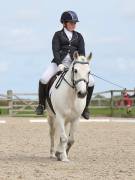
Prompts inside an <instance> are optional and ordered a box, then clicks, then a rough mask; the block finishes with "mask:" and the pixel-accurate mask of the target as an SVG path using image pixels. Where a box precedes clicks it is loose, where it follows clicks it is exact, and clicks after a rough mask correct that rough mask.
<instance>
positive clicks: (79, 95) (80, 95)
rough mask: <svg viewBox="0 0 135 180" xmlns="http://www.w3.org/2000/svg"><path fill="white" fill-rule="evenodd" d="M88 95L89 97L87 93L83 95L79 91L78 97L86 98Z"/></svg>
mask: <svg viewBox="0 0 135 180" xmlns="http://www.w3.org/2000/svg"><path fill="white" fill-rule="evenodd" d="M86 95H87V92H85V93H82V92H81V91H79V92H78V93H77V96H78V97H79V98H85V96H86Z"/></svg>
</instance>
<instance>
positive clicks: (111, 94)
mask: <svg viewBox="0 0 135 180" xmlns="http://www.w3.org/2000/svg"><path fill="white" fill-rule="evenodd" d="M111 116H113V90H111Z"/></svg>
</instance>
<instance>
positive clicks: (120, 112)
mask: <svg viewBox="0 0 135 180" xmlns="http://www.w3.org/2000/svg"><path fill="white" fill-rule="evenodd" d="M90 114H91V116H92V117H99V116H104V117H111V116H113V117H126V118H129V117H135V107H134V108H132V111H131V113H127V112H126V109H125V108H119V109H118V108H114V109H113V114H112V112H111V109H110V108H91V109H90ZM5 115H9V111H8V110H7V109H0V116H5ZM13 116H17V117H46V116H47V113H46V112H45V113H44V115H43V116H37V115H36V114H35V112H34V111H33V112H31V111H30V112H29V111H25V110H24V111H22V112H17V113H16V114H15V115H13Z"/></svg>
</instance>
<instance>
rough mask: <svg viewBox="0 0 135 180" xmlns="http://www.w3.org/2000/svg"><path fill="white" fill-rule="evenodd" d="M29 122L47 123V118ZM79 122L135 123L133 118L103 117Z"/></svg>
mask: <svg viewBox="0 0 135 180" xmlns="http://www.w3.org/2000/svg"><path fill="white" fill-rule="evenodd" d="M29 121H30V123H47V119H30V120H29ZM80 122H86V123H92V122H99V123H106V122H107V123H108V122H114V123H135V119H119V118H118V119H117V118H116V119H113V118H105V119H100V118H99V119H98V118H97V119H96V118H94V119H89V120H85V119H80Z"/></svg>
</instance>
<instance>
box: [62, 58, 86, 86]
mask: <svg viewBox="0 0 135 180" xmlns="http://www.w3.org/2000/svg"><path fill="white" fill-rule="evenodd" d="M75 64H89V63H88V62H82V61H74V62H73V67H72V78H71V81H72V84H73V85H71V84H70V83H69V82H68V81H67V80H66V79H65V77H64V76H63V80H64V81H65V82H66V83H67V84H68V85H69V86H70V87H72V88H73V89H76V85H77V84H78V83H79V82H81V81H84V82H85V83H86V84H87V86H88V83H89V78H88V81H87V80H86V79H84V78H81V79H78V80H75V79H74V76H75V68H74V66H75ZM66 72H67V70H66ZM88 76H89V73H88Z"/></svg>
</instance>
